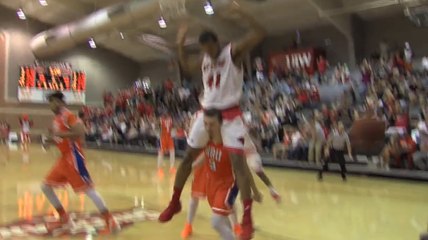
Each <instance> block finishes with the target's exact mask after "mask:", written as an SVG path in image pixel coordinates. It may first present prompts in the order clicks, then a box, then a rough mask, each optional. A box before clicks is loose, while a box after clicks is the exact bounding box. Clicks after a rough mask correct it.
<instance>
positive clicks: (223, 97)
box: [201, 44, 244, 110]
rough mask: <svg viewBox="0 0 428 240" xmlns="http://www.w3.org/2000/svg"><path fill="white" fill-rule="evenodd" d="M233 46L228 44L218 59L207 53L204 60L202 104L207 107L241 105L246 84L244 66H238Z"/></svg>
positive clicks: (217, 107) (218, 107) (220, 107)
mask: <svg viewBox="0 0 428 240" xmlns="http://www.w3.org/2000/svg"><path fill="white" fill-rule="evenodd" d="M231 50H232V46H231V44H228V45H227V46H226V47H225V48H223V50H222V51H221V53H220V55H219V57H218V58H217V60H216V61H215V60H213V59H211V57H210V56H208V55H207V54H205V56H204V59H203V61H202V80H203V83H204V95H203V98H202V101H201V105H202V107H203V108H205V109H210V108H216V109H219V110H224V109H227V108H230V107H235V106H239V102H240V100H241V96H242V91H243V90H242V87H243V84H244V73H243V70H242V68H237V67H236V66H235V64H234V62H233V59H232V54H231Z"/></svg>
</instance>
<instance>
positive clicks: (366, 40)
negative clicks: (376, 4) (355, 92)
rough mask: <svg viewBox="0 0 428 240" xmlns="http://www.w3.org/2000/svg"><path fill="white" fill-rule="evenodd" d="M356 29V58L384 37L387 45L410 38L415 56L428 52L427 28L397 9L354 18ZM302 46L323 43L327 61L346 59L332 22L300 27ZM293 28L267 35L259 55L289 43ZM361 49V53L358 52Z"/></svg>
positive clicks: (376, 46)
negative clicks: (373, 17) (380, 15)
mask: <svg viewBox="0 0 428 240" xmlns="http://www.w3.org/2000/svg"><path fill="white" fill-rule="evenodd" d="M357 24H358V26H357V30H358V31H360V32H361V34H360V35H357V36H356V40H357V41H359V44H357V50H358V51H359V52H358V53H357V58H358V59H361V57H363V56H370V55H371V54H372V53H374V52H375V51H379V42H380V41H382V40H383V39H385V40H386V41H387V42H388V43H389V46H390V47H400V48H402V47H404V42H405V41H408V42H410V44H411V46H412V48H413V50H414V52H415V54H416V57H422V56H424V55H428V44H426V39H428V28H418V27H416V26H414V25H413V24H412V23H411V22H410V21H409V20H408V19H407V18H406V17H405V16H404V15H402V14H401V13H400V14H398V15H396V16H390V17H387V18H380V19H376V20H372V21H370V22H368V21H362V20H359V21H357ZM300 33H301V37H302V45H303V47H310V46H317V47H325V48H326V50H327V57H328V59H329V61H330V62H331V63H337V62H343V61H347V59H348V53H347V43H346V38H345V37H344V35H343V34H342V33H340V32H339V31H338V30H337V29H336V28H335V27H334V26H332V25H328V26H321V27H317V28H314V29H307V30H302V31H300ZM295 37H296V32H294V31H293V32H288V33H283V34H278V35H277V36H272V37H269V38H267V39H266V40H265V42H264V43H263V45H262V47H261V52H262V55H263V56H269V54H270V53H272V52H278V51H282V50H286V49H288V48H289V47H290V46H291V43H292V40H293V39H294V38H295ZM360 52H362V53H363V54H360Z"/></svg>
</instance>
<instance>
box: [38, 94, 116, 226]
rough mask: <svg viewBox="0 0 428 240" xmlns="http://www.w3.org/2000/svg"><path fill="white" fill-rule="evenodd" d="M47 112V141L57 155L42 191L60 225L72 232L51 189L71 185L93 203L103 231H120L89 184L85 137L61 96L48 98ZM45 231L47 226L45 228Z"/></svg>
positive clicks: (56, 95)
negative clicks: (49, 116)
mask: <svg viewBox="0 0 428 240" xmlns="http://www.w3.org/2000/svg"><path fill="white" fill-rule="evenodd" d="M48 100H49V105H50V108H51V110H52V111H53V112H54V114H55V118H54V121H53V129H52V130H50V138H49V140H50V141H53V142H55V143H56V145H57V147H58V149H59V150H60V152H61V157H60V158H59V159H58V161H57V163H56V164H55V166H54V167H53V168H52V170H51V171H50V173H49V174H48V175H47V177H46V179H45V181H44V183H43V184H42V191H43V193H44V194H45V195H46V198H47V199H48V200H49V202H50V203H51V204H52V205H53V207H54V208H55V209H56V211H57V212H58V214H59V216H60V222H59V224H60V225H65V226H68V227H71V228H73V227H74V226H75V225H74V222H73V219H72V218H71V217H70V216H69V215H68V214H67V213H66V212H65V210H64V207H63V206H62V204H61V202H60V201H59V199H58V197H57V195H56V194H55V192H54V190H53V188H54V187H62V186H65V185H68V184H69V185H71V187H72V188H73V190H74V191H75V192H84V193H86V195H87V196H88V197H89V198H90V199H91V200H92V201H93V202H94V204H95V206H96V207H97V208H98V210H99V211H100V212H101V214H102V215H103V217H104V219H105V222H106V231H109V232H115V231H118V230H120V226H119V224H118V223H117V222H116V220H115V219H114V218H113V216H112V215H111V214H110V212H109V210H108V209H107V207H106V205H105V203H104V201H103V199H102V198H101V196H100V195H99V194H98V192H96V191H95V190H94V188H93V183H92V180H91V177H90V175H89V172H88V170H87V168H86V164H85V156H84V153H83V151H82V150H83V149H82V144H83V139H84V137H85V127H84V125H83V122H82V121H81V120H80V119H79V118H78V117H76V115H74V114H73V113H71V112H70V110H68V109H67V108H66V107H65V101H64V95H63V94H62V93H61V92H55V93H52V94H51V95H49V97H48ZM48 227H49V226H48Z"/></svg>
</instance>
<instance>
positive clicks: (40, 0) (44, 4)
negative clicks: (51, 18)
mask: <svg viewBox="0 0 428 240" xmlns="http://www.w3.org/2000/svg"><path fill="white" fill-rule="evenodd" d="M39 3H40V5H42V6H43V7H46V6H47V5H48V2H47V1H46V0H39Z"/></svg>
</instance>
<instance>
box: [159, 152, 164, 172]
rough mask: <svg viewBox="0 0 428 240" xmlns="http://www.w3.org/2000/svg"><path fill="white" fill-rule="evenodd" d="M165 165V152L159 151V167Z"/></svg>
mask: <svg viewBox="0 0 428 240" xmlns="http://www.w3.org/2000/svg"><path fill="white" fill-rule="evenodd" d="M162 165H163V152H162V151H159V153H158V169H159V168H162Z"/></svg>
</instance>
